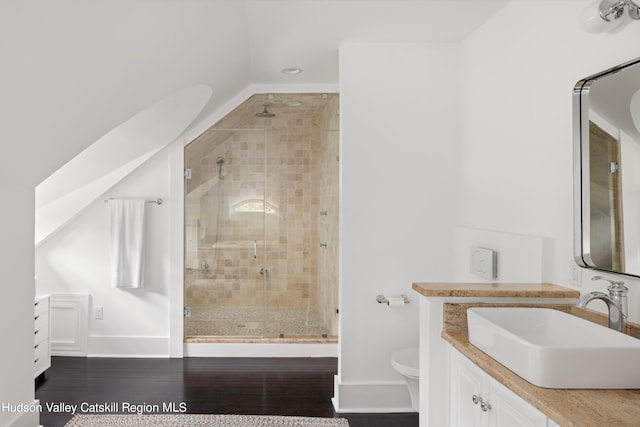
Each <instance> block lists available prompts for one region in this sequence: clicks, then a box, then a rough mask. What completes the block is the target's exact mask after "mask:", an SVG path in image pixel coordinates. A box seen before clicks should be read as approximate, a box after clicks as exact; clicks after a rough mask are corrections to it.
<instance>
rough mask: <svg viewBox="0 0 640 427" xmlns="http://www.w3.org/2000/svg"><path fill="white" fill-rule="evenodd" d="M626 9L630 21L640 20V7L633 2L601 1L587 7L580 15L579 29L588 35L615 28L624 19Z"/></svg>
mask: <svg viewBox="0 0 640 427" xmlns="http://www.w3.org/2000/svg"><path fill="white" fill-rule="evenodd" d="M625 7H628V10H627V12H628V14H629V17H630V18H631V19H634V20H638V19H640V6H638V5H637V4H636V3H634V2H633V0H618V1H612V0H602V1H595V2H593V3H591V4H589V6H587V7H586V8H585V9H584V10H583V11H582V14H581V15H580V27H581V28H582V29H583V30H584V31H586V32H588V33H601V32H605V31H611V30H614V29H615V28H617V27H618V26H619V25H620V24H622V22H623V21H624V20H625V19H624V8H625Z"/></svg>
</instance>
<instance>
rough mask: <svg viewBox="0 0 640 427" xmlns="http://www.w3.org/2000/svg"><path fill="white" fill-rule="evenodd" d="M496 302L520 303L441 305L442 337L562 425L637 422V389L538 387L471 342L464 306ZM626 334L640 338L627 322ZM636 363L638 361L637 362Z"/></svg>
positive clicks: (589, 315)
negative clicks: (442, 309)
mask: <svg viewBox="0 0 640 427" xmlns="http://www.w3.org/2000/svg"><path fill="white" fill-rule="evenodd" d="M414 286H415V285H414ZM496 305H500V306H518V305H520V304H479V303H478V304H444V312H443V317H444V319H443V321H444V323H443V325H444V326H443V330H442V337H443V338H444V339H445V340H446V341H448V342H449V343H450V344H451V345H452V346H453V347H454V348H455V349H457V350H458V351H459V352H461V353H462V354H463V355H465V356H466V357H467V358H469V359H470V360H471V361H472V362H473V363H475V364H476V365H478V366H479V367H480V368H481V369H483V370H484V371H485V372H487V373H488V374H489V375H491V376H492V377H493V378H495V379H496V380H497V381H498V382H500V383H502V384H503V385H505V386H506V387H507V388H509V389H510V390H512V391H513V392H514V393H516V394H517V395H518V396H520V397H521V398H523V399H524V400H526V401H528V402H529V403H530V404H531V405H533V406H535V407H536V408H538V410H540V411H541V412H543V413H544V414H546V415H547V416H548V417H549V418H551V419H552V420H553V421H555V422H556V423H558V424H560V425H561V426H563V427H564V426H567V427H574V426H575V427H583V426H638V425H640V389H637V390H636V389H633V390H584V389H548V388H542V387H537V386H535V385H533V384H531V383H529V382H528V381H526V380H525V379H523V378H521V377H520V376H518V375H516V374H515V373H513V372H512V371H511V370H509V369H507V368H506V367H504V366H503V365H501V364H500V363H498V362H497V361H495V360H494V359H493V358H491V357H490V356H488V355H487V354H486V353H484V352H482V351H481V350H479V349H478V348H477V347H475V346H474V345H472V344H471V343H470V342H469V335H468V330H467V316H466V312H467V308H468V307H476V306H496ZM522 305H524V304H522ZM526 306H527V307H531V306H532V305H531V304H527V305H526ZM534 306H539V307H548V308H554V309H558V310H563V311H566V312H568V313H571V314H574V315H577V316H580V317H583V318H585V319H587V320H591V321H595V322H597V323H601V324H606V322H607V319H606V317H605V316H604V315H602V314H601V313H597V312H594V311H592V310H584V309H579V308H577V307H575V306H573V305H561V304H558V305H549V304H539V305H534ZM628 333H629V335H632V336H635V337H636V338H638V337H640V325H636V324H631V323H630V324H629V325H628ZM638 363H639V364H640V361H638ZM630 369H633V367H630Z"/></svg>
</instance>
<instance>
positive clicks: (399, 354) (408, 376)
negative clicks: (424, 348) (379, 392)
mask: <svg viewBox="0 0 640 427" xmlns="http://www.w3.org/2000/svg"><path fill="white" fill-rule="evenodd" d="M418 354H419V349H418V347H412V348H405V349H402V350H398V351H396V352H395V353H393V355H392V356H391V366H393V368H394V369H395V370H396V371H398V372H399V373H400V374H402V376H403V377H404V380H405V381H406V383H407V386H409V394H410V395H411V406H413V409H415V410H416V411H419V410H420V398H419V393H420V381H419V379H420V359H419V357H418Z"/></svg>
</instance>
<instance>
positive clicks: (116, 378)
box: [36, 357, 418, 427]
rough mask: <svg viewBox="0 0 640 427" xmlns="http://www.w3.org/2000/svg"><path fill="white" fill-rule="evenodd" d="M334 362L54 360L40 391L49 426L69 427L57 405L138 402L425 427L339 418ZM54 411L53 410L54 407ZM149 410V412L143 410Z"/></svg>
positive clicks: (368, 425)
mask: <svg viewBox="0 0 640 427" xmlns="http://www.w3.org/2000/svg"><path fill="white" fill-rule="evenodd" d="M336 372H337V360H336V359H333V358H319V359H316V358H313V359H310V358H299V359H298V358H294V359H289V358H287V359H243V358H186V359H101V358H74V357H54V358H53V359H52V366H51V368H50V369H49V370H48V371H47V373H46V376H45V378H44V379H43V380H41V381H39V382H38V384H37V388H36V398H37V399H40V402H41V404H42V406H43V412H42V413H41V415H40V422H41V423H42V424H43V425H44V426H46V427H57V426H64V425H65V424H66V423H67V421H69V420H70V419H71V417H72V414H71V413H69V411H68V410H63V411H62V412H58V413H56V411H55V409H54V408H48V405H51V404H60V403H62V404H68V405H78V409H77V411H78V412H80V410H81V408H82V407H81V406H80V405H82V404H84V406H85V410H86V411H85V412H91V413H95V412H96V411H97V410H99V409H100V408H99V407H93V408H87V407H86V406H87V405H103V407H104V409H105V410H107V412H109V413H113V412H114V411H113V408H114V406H113V405H112V406H109V404H112V403H113V402H115V403H117V404H118V407H117V411H115V412H118V413H123V412H125V411H124V410H123V409H125V408H124V405H123V404H129V405H130V406H131V407H130V408H129V409H137V408H135V407H134V406H133V405H148V406H146V409H153V405H158V407H159V408H161V410H160V412H163V409H162V408H163V405H165V408H164V410H165V412H166V410H167V407H166V406H167V405H168V406H173V407H175V409H176V411H180V409H181V407H182V408H186V412H187V413H192V414H254V415H296V416H309V417H328V418H334V417H343V418H347V419H348V420H349V424H350V425H351V427H417V426H418V414H416V413H409V414H336V413H335V412H334V410H333V406H332V404H331V397H332V396H333V376H334V375H335V374H336ZM49 409H51V410H49ZM143 409H144V408H143Z"/></svg>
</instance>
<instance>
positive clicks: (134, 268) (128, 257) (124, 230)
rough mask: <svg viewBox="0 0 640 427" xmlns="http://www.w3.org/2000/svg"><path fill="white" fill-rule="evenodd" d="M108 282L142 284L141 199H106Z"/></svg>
mask: <svg viewBox="0 0 640 427" xmlns="http://www.w3.org/2000/svg"><path fill="white" fill-rule="evenodd" d="M108 209H109V228H110V232H111V284H112V285H113V286H114V287H116V288H141V287H142V286H143V285H144V281H143V276H144V228H145V227H144V210H145V201H144V200H142V199H141V200H131V199H125V200H123V199H120V200H114V199H112V200H109V201H108Z"/></svg>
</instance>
